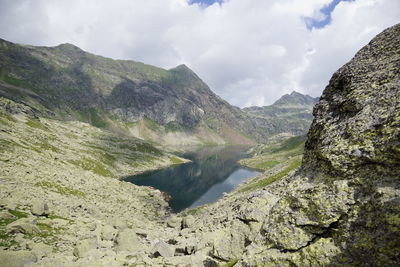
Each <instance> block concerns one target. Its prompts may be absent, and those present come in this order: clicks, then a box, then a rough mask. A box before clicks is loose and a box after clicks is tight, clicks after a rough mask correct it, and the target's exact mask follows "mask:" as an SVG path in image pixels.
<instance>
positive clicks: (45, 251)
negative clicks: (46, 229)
mask: <svg viewBox="0 0 400 267" xmlns="http://www.w3.org/2000/svg"><path fill="white" fill-rule="evenodd" d="M28 248H29V249H30V250H32V252H33V253H34V254H35V255H36V257H37V258H38V259H41V258H43V257H48V256H49V255H50V254H51V253H52V252H53V248H52V247H51V246H49V245H46V244H43V243H29V244H28Z"/></svg>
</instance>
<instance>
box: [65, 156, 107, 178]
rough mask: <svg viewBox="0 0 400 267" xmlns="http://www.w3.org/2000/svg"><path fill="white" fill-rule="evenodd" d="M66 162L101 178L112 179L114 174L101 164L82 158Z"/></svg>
mask: <svg viewBox="0 0 400 267" xmlns="http://www.w3.org/2000/svg"><path fill="white" fill-rule="evenodd" d="M68 162H69V163H71V164H73V165H75V166H78V167H81V168H82V169H84V170H86V171H91V172H93V173H95V174H98V175H101V176H105V177H114V174H113V173H112V172H110V171H109V170H108V169H107V168H106V167H105V166H104V165H103V164H102V163H100V162H97V161H94V160H92V159H89V158H83V159H81V160H68Z"/></svg>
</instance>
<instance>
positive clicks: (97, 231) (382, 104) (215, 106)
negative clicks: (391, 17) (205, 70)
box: [0, 24, 400, 267]
mask: <svg viewBox="0 0 400 267" xmlns="http://www.w3.org/2000/svg"><path fill="white" fill-rule="evenodd" d="M399 49H400V24H398V25H395V26H393V27H391V28H388V29H387V30H385V31H384V32H382V33H380V34H379V35H377V36H376V37H375V38H374V39H372V40H371V42H370V43H369V44H367V45H366V46H365V47H364V48H362V49H361V50H360V51H359V52H358V53H357V54H356V55H355V56H354V57H353V59H352V60H351V61H349V62H348V63H347V64H345V65H344V66H343V67H341V68H340V69H339V70H338V71H337V72H335V73H334V74H333V76H332V78H331V80H330V82H329V84H328V85H327V87H326V88H325V90H324V92H323V94H322V96H321V97H320V98H318V99H316V98H312V97H310V96H306V95H302V94H300V93H297V92H293V93H291V94H287V95H284V96H283V97H281V98H280V99H279V100H278V101H276V102H275V103H274V104H273V105H270V106H266V107H248V108H244V109H240V108H238V107H235V106H232V105H230V104H229V103H228V102H226V101H225V100H223V99H222V98H220V97H219V96H217V95H216V94H214V93H213V92H212V91H211V89H210V88H209V87H208V86H207V85H206V84H205V83H204V82H203V81H202V80H201V79H200V78H199V77H198V76H197V75H196V74H195V73H194V72H193V71H192V70H190V69H189V68H188V67H187V66H185V65H180V66H178V67H176V68H172V69H170V70H165V69H161V68H157V67H154V66H151V65H146V64H143V63H140V62H135V61H124V60H112V59H108V58H104V57H101V56H96V55H93V54H90V53H87V52H85V51H83V50H81V49H80V48H78V47H76V46H73V45H70V44H63V45H59V46H56V47H34V46H29V45H18V44H14V43H11V42H8V41H5V40H1V41H0V144H1V149H0V168H1V176H0V189H1V190H0V209H1V210H0V239H1V240H0V242H1V243H0V266H42V267H45V266H48V267H53V266H71V267H75V266H213V267H214V266H363V265H365V263H366V262H367V263H368V264H369V265H371V266H395V265H396V264H397V263H398V262H399V259H400V254H399V247H400V243H399V239H398V236H399V229H400V228H399V214H400V210H399V203H400V202H399V201H400V185H399V179H398V177H399V175H400V173H399V170H400V154H399V151H400V147H399V142H398V140H399V137H400V132H399V129H400V115H399V111H400V102H399V101H400V86H399V85H400V80H399V79H400V78H399V77H400V72H399V62H400V51H399ZM311 112H312V113H311ZM310 125H311V126H310ZM222 145H223V146H222ZM237 145H242V146H246V149H240V150H235V148H234V147H235V146H237ZM193 147H196V148H197V151H196V153H193V154H192V155H190V156H187V157H185V152H186V153H189V152H188V151H189V150H191V149H193ZM247 147H249V148H250V149H247ZM245 151H247V152H246V153H248V154H249V155H250V156H251V157H245V155H244V154H243V153H244V152H245ZM187 155H188V154H187ZM238 161H239V163H240V164H241V166H242V167H240V166H239V165H238V164H239V163H238ZM196 164H198V165H202V166H201V168H197V167H198V166H196ZM245 167H247V168H251V169H252V170H257V171H258V172H260V173H259V174H258V175H256V176H254V177H252V178H250V179H247V178H249V177H250V176H253V174H255V173H252V175H249V176H246V178H244V176H243V177H239V178H237V180H238V181H239V182H235V183H233V184H229V190H227V191H229V192H225V191H224V190H222V191H224V192H225V193H222V192H220V193H222V194H220V197H221V198H220V199H219V200H218V201H215V202H213V201H206V202H203V203H201V204H204V205H199V206H197V205H196V207H191V205H192V204H193V203H196V201H197V200H200V201H202V196H204V195H206V193H207V192H208V190H209V189H210V188H213V186H214V185H218V184H221V183H222V182H224V181H226V183H231V182H232V181H234V180H235V179H234V178H232V180H229V178H228V177H230V175H231V174H232V173H234V172H235V170H238V169H239V170H245ZM183 170H185V171H187V172H188V173H190V174H191V176H187V177H188V178H187V179H188V180H180V179H177V178H176V177H178V176H181V175H182V174H181V171H183ZM149 171H158V173H161V176H162V177H161V179H162V182H163V185H165V188H167V187H169V188H170V189H172V191H174V192H172V191H171V192H172V193H171V192H169V194H167V193H168V192H164V191H160V190H158V189H155V188H153V187H148V186H139V185H135V184H133V183H129V182H126V181H125V180H126V179H127V178H128V177H131V176H134V175H144V176H142V178H141V179H145V178H143V177H146V173H147V172H149ZM182 176H183V175H182ZM214 176H215V177H214ZM197 177H201V179H200V178H197ZM227 178H228V179H227ZM150 179H151V178H149V181H150ZM185 182H187V183H188V184H189V186H186V185H185V187H180V184H181V183H185ZM147 185H148V184H147ZM225 185H227V184H225ZM165 191H167V190H165ZM217 191H218V190H217ZM180 196H183V197H184V198H185V199H184V200H182V201H183V202H185V201H186V202H187V203H186V204H185V205H181V204H182V203H178V204H179V205H181V206H179V205H178V204H177V205H178V206H174V207H173V208H175V210H174V209H171V207H170V206H169V204H168V201H171V199H170V197H172V198H173V199H174V200H176V199H178V198H179V197H180ZM174 197H175V198H174ZM183 197H182V198H183Z"/></svg>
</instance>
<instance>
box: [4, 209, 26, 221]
mask: <svg viewBox="0 0 400 267" xmlns="http://www.w3.org/2000/svg"><path fill="white" fill-rule="evenodd" d="M8 212H9V213H11V214H12V215H14V216H15V217H17V219H16V220H18V219H21V218H26V217H28V213H26V212H23V211H18V210H8Z"/></svg>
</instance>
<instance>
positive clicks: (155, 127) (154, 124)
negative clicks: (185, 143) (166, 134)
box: [144, 118, 160, 131]
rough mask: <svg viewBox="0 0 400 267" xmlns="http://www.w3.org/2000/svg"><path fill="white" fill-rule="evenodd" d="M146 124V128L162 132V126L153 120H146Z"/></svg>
mask: <svg viewBox="0 0 400 267" xmlns="http://www.w3.org/2000/svg"><path fill="white" fill-rule="evenodd" d="M144 123H145V125H146V127H147V128H148V129H150V130H152V131H158V130H160V125H159V124H158V123H157V122H155V121H153V120H151V119H148V118H145V119H144Z"/></svg>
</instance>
